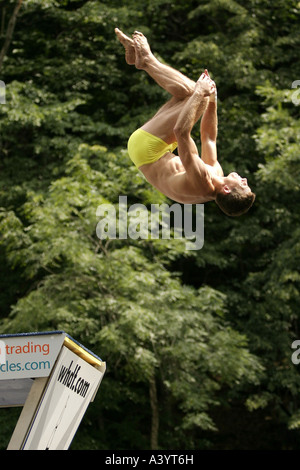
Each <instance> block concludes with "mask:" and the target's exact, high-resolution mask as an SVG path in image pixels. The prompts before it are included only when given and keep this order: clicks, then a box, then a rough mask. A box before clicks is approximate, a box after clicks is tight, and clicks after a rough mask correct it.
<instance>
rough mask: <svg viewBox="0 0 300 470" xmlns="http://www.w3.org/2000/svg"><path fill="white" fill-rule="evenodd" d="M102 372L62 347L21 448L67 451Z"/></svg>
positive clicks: (98, 383) (97, 385) (99, 381)
mask: <svg viewBox="0 0 300 470" xmlns="http://www.w3.org/2000/svg"><path fill="white" fill-rule="evenodd" d="M104 371H105V369H104V367H103V371H100V370H98V369H96V368H95V367H93V366H92V365H90V364H89V363H88V362H86V361H84V360H83V359H81V358H80V357H79V356H77V355H76V354H74V353H73V352H72V351H70V350H69V349H68V348H66V347H65V346H63V348H62V351H61V353H60V356H59V358H58V360H57V363H56V365H55V368H54V369H53V372H52V375H51V377H50V379H49V383H48V386H47V388H46V391H45V393H44V396H43V398H42V400H41V403H40V406H39V409H38V411H37V413H36V416H35V418H34V420H33V423H32V426H31V428H30V430H29V433H28V435H27V437H26V439H25V442H24V444H23V447H22V448H23V449H24V450H66V449H68V448H69V446H70V444H71V441H72V439H73V436H74V434H75V432H76V430H77V428H78V426H79V424H80V421H81V419H82V417H83V415H84V413H85V411H86V408H87V407H88V405H89V403H90V401H91V400H92V399H93V396H94V394H95V393H96V391H97V389H98V387H99V385H100V383H101V380H102V377H103V375H104Z"/></svg>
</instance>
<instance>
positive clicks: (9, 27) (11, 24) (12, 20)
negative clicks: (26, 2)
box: [0, 0, 23, 70]
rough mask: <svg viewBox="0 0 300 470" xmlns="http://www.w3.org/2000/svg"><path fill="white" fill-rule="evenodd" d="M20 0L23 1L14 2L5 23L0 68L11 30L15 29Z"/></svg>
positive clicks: (9, 40) (8, 43)
mask: <svg viewBox="0 0 300 470" xmlns="http://www.w3.org/2000/svg"><path fill="white" fill-rule="evenodd" d="M22 2H23V0H18V2H17V3H16V5H15V8H14V11H13V14H12V15H11V18H10V20H9V22H8V25H7V30H6V35H5V40H4V44H3V47H2V49H1V51H0V70H1V68H2V64H3V60H4V57H5V56H6V54H7V51H8V48H9V46H10V43H11V40H12V36H13V32H14V29H15V25H16V21H17V16H18V13H19V10H20V8H21V5H22Z"/></svg>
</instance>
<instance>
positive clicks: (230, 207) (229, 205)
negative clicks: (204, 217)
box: [216, 188, 255, 217]
mask: <svg viewBox="0 0 300 470" xmlns="http://www.w3.org/2000/svg"><path fill="white" fill-rule="evenodd" d="M254 200H255V194H254V193H252V192H248V193H246V194H245V192H244V190H243V189H242V188H233V189H232V190H231V192H230V193H223V192H219V193H218V194H217V197H216V203H217V205H218V206H219V207H220V209H221V210H222V211H223V212H225V214H226V215H230V216H231V217H237V216H240V215H242V214H245V213H246V212H247V211H248V210H249V209H250V207H251V206H252V204H253V203H254Z"/></svg>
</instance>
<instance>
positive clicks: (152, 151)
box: [128, 129, 178, 168]
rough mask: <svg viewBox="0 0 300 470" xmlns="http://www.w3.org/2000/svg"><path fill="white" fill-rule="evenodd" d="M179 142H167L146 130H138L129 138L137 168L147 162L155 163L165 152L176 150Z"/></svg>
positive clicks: (130, 154)
mask: <svg viewBox="0 0 300 470" xmlns="http://www.w3.org/2000/svg"><path fill="white" fill-rule="evenodd" d="M177 145H178V144H177V142H173V143H172V144H167V143H166V142H165V141H164V140H162V139H160V138H159V137H156V136H155V135H152V134H150V133H149V132H146V131H144V130H143V129H138V130H136V131H135V132H134V133H133V134H132V135H131V136H130V138H129V140H128V153H129V156H130V158H131V160H132V161H133V163H134V164H135V166H136V167H137V168H139V167H140V166H142V165H145V164H147V163H154V162H156V161H157V160H159V159H160V158H161V157H162V156H163V155H165V153H167V152H171V153H172V152H174V150H175V149H176V148H177Z"/></svg>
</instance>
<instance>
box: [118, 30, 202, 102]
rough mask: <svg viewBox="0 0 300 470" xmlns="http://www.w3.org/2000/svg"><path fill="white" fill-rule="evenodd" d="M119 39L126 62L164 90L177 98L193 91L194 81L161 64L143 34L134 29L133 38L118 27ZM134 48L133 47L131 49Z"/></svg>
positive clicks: (183, 97) (188, 94)
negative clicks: (124, 52) (145, 73)
mask: <svg viewBox="0 0 300 470" xmlns="http://www.w3.org/2000/svg"><path fill="white" fill-rule="evenodd" d="M115 32H116V35H117V37H118V39H119V41H120V42H121V43H122V44H123V46H124V47H125V51H126V54H125V58H126V61H127V63H129V64H132V65H133V63H134V64H135V66H136V67H137V68H138V69H140V70H144V71H145V72H147V73H148V74H149V75H150V77H152V78H153V79H154V80H155V81H156V83H157V84H158V85H159V86H161V87H162V88H163V89H164V90H166V91H167V92H168V93H170V94H171V95H172V96H175V97H176V98H178V99H181V100H182V99H185V98H186V97H187V96H190V95H192V94H193V92H194V88H195V85H196V84H195V82H194V81H193V80H190V79H189V78H187V77H186V76H185V75H183V74H182V73H181V72H179V71H178V70H175V69H173V68H172V67H169V66H168V65H165V64H162V63H161V62H160V61H159V60H158V59H157V58H156V57H155V56H154V55H153V53H152V52H151V49H150V46H149V44H148V41H147V39H146V38H145V36H144V35H143V34H142V33H140V32H138V31H135V33H134V34H133V39H131V38H129V37H128V36H126V35H125V34H124V33H122V31H120V30H119V29H118V28H116V29H115ZM133 48H134V49H133Z"/></svg>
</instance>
